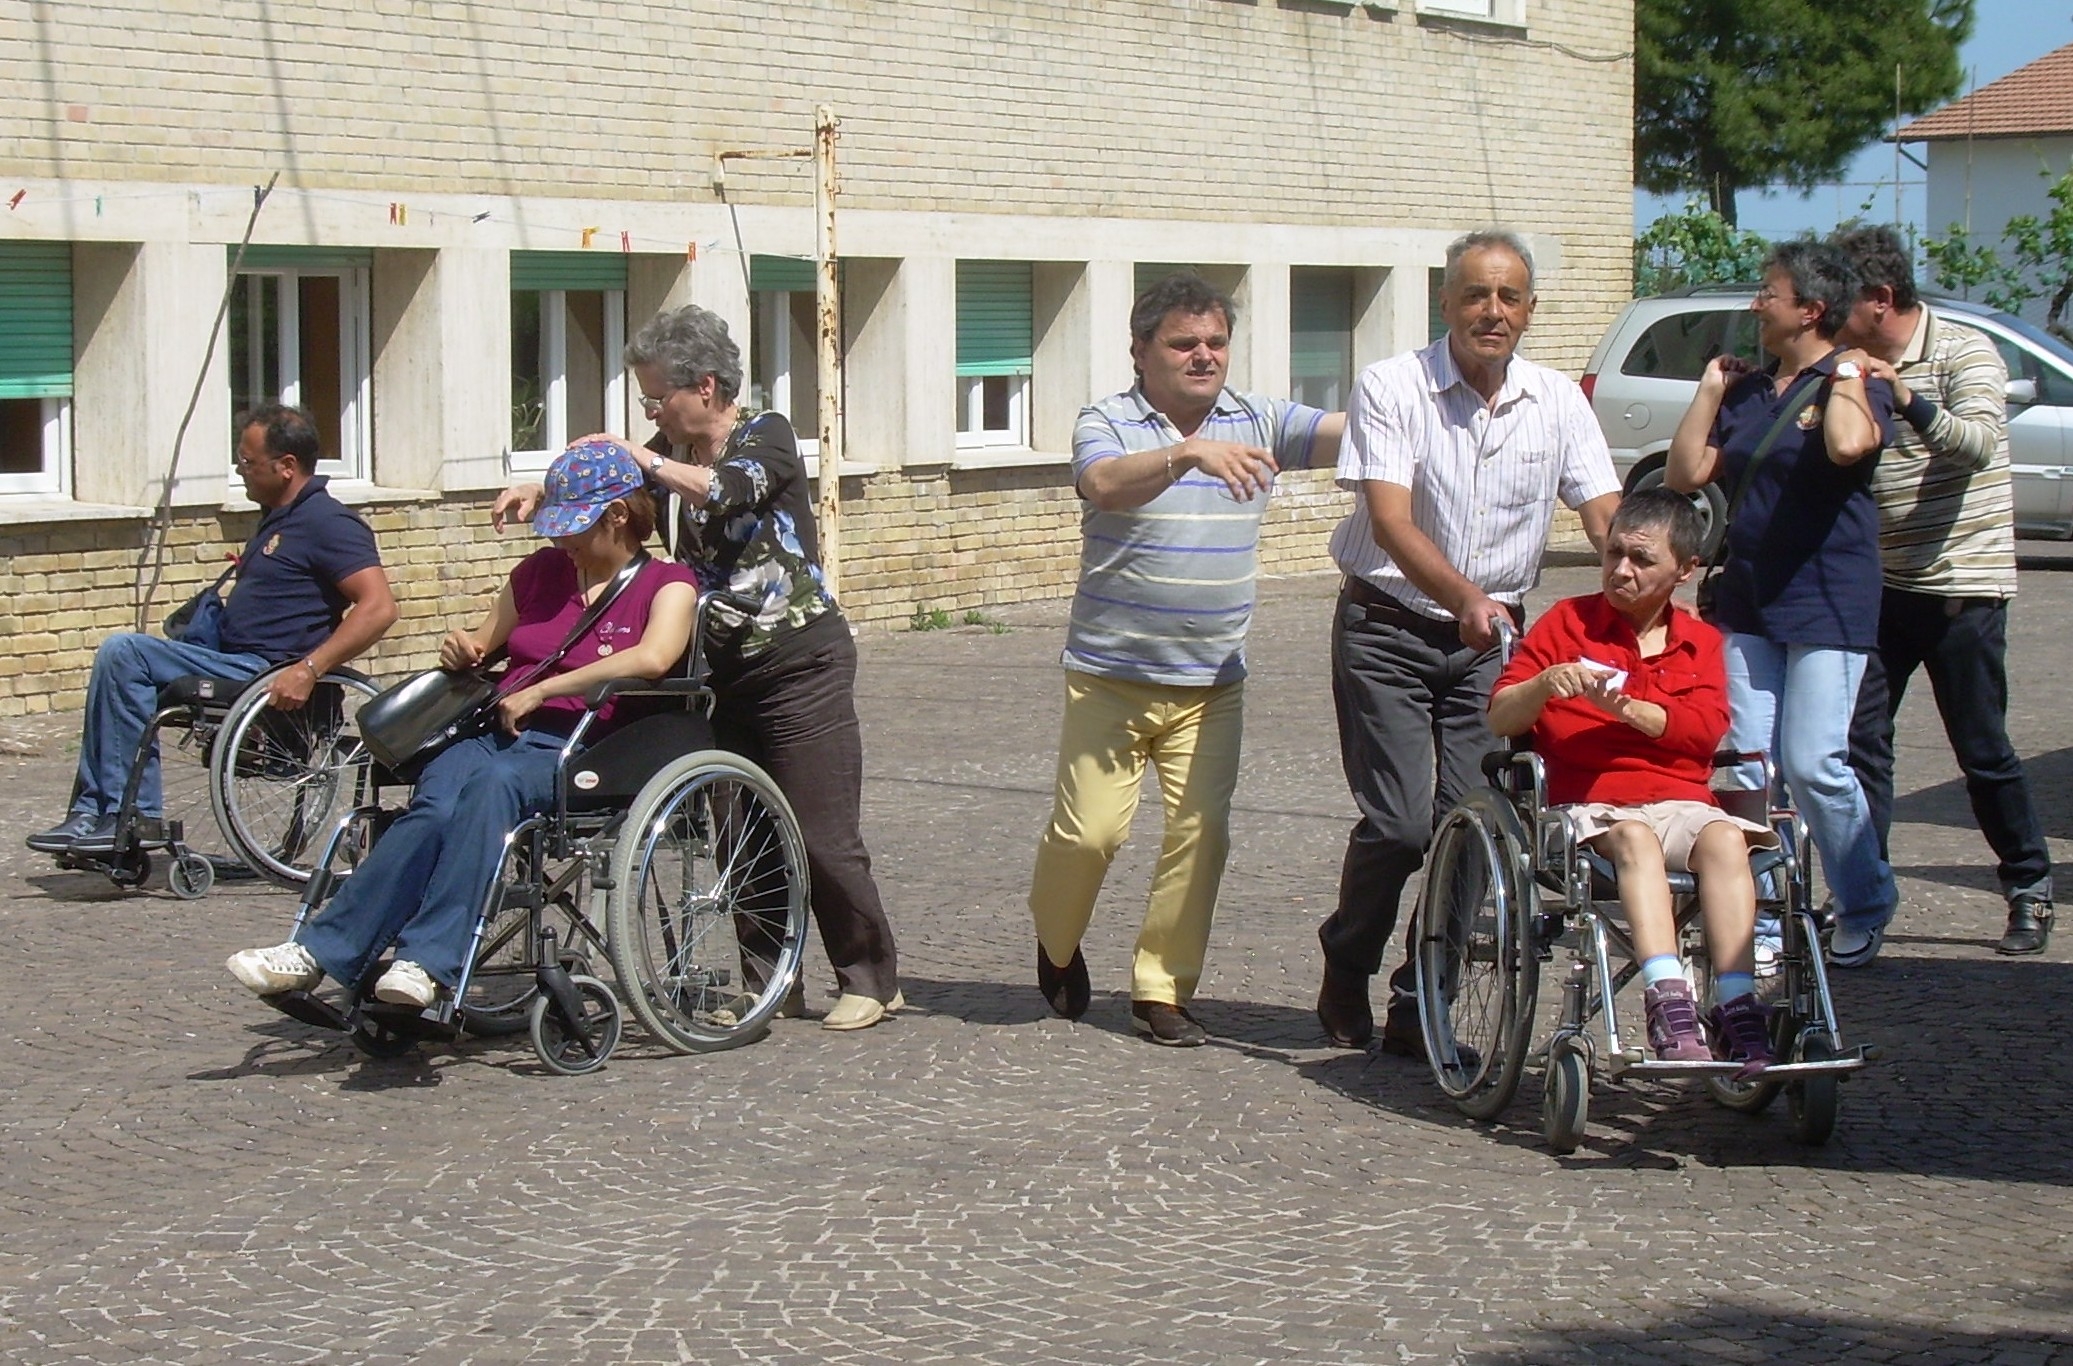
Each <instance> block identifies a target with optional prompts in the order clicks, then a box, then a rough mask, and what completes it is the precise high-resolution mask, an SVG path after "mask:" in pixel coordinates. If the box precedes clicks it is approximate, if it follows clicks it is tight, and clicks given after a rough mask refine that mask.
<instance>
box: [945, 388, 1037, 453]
mask: <svg viewBox="0 0 2073 1366" xmlns="http://www.w3.org/2000/svg"><path fill="white" fill-rule="evenodd" d="M990 379H1000V380H1006V381H1007V382H1008V425H1007V426H1005V427H997V428H995V427H988V426H986V425H985V424H986V381H987V380H990ZM1028 445H1029V376H1028V375H959V376H958V377H957V448H958V449H959V450H961V451H969V450H980V449H986V448H991V447H999V446H1010V447H1016V448H1026V447H1027V446H1028Z"/></svg>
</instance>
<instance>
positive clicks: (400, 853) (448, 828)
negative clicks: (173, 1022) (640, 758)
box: [299, 731, 565, 987]
mask: <svg viewBox="0 0 2073 1366" xmlns="http://www.w3.org/2000/svg"><path fill="white" fill-rule="evenodd" d="M564 743H565V742H564V741H563V740H562V738H561V737H560V736H557V735H542V734H538V733H536V732H533V731H522V732H520V733H519V734H518V735H516V736H511V735H505V734H502V733H498V734H496V735H480V736H477V737H475V738H474V739H472V740H463V741H461V742H460V743H459V744H457V745H455V746H454V747H453V748H451V749H449V750H447V751H446V753H444V754H442V755H440V756H439V757H438V758H437V759H434V760H433V761H432V764H431V766H430V767H429V768H427V769H426V770H425V773H424V776H423V777H422V778H420V779H419V780H418V786H417V791H416V792H415V793H413V794H412V795H411V798H410V807H409V809H408V810H406V811H405V812H404V813H403V815H402V816H401V817H399V818H398V819H397V821H396V823H395V824H394V825H392V826H390V827H389V829H388V831H387V833H385V834H384V835H383V836H382V837H381V841H380V842H379V843H377V844H376V845H375V846H374V849H373V851H372V852H370V853H369V854H368V856H367V859H366V861H365V862H363V863H362V864H361V865H360V866H359V868H358V869H357V870H355V871H354V873H353V875H352V876H351V877H349V878H347V879H346V882H345V886H344V887H342V888H340V889H339V893H338V895H337V896H335V897H333V898H332V899H331V904H330V905H329V906H326V907H325V908H324V910H323V911H322V912H321V913H319V914H318V915H317V916H316V917H315V918H314V919H312V920H311V921H310V922H309V923H308V924H306V925H304V926H303V927H302V933H301V934H300V936H299V939H300V942H301V944H302V946H303V947H304V948H306V949H308V950H309V951H310V955H311V956H312V957H314V958H315V959H316V960H317V962H318V964H319V965H321V966H322V967H323V969H324V973H325V975H326V976H328V977H330V978H331V979H332V980H333V981H336V982H340V983H343V984H344V985H346V986H348V987H356V986H358V985H359V984H360V981H361V979H362V978H364V977H366V975H367V970H368V968H370V967H371V966H373V964H374V961H375V959H377V958H379V957H380V956H381V952H382V950H383V949H385V948H387V947H388V946H389V945H390V944H394V945H395V946H396V957H397V958H398V959H399V960H401V961H404V962H410V963H415V964H417V965H418V966H419V967H421V968H423V969H424V970H425V971H426V972H427V973H429V974H430V975H431V976H433V977H435V978H437V979H438V980H439V981H441V982H444V983H445V984H446V985H447V986H449V987H451V986H453V985H454V984H455V983H457V982H458V981H459V980H460V976H461V961H462V959H464V958H465V957H466V956H467V953H468V945H469V942H470V940H471V939H472V938H473V936H474V933H475V920H476V916H477V914H478V913H479V912H480V911H481V909H482V898H483V894H484V893H486V892H487V891H488V890H489V883H490V879H491V878H492V877H494V876H495V875H496V871H497V863H498V860H499V859H501V858H502V857H503V853H504V836H505V835H506V834H508V833H510V831H511V829H512V828H513V827H514V826H516V825H517V824H518V823H519V821H520V820H522V819H524V818H525V817H527V816H534V815H538V814H539V813H540V812H542V811H545V810H546V809H547V808H548V807H550V806H552V805H553V804H554V775H555V770H556V767H557V764H558V761H559V758H560V754H561V747H562V745H563V744H564Z"/></svg>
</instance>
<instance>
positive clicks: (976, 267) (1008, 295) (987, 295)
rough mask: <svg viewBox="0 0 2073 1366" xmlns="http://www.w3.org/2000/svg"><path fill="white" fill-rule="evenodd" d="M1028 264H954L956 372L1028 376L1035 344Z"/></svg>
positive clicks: (986, 262)
mask: <svg viewBox="0 0 2073 1366" xmlns="http://www.w3.org/2000/svg"><path fill="white" fill-rule="evenodd" d="M1029 295H1030V270H1029V262H1027V261H959V262H958V263H957V373H958V374H960V375H1026V374H1028V373H1029V372H1030V369H1031V360H1030V357H1031V353H1032V352H1034V351H1035V349H1036V346H1035V342H1034V340H1033V338H1034V337H1035V335H1036V332H1035V324H1034V323H1033V322H1032V321H1031V312H1030V303H1029Z"/></svg>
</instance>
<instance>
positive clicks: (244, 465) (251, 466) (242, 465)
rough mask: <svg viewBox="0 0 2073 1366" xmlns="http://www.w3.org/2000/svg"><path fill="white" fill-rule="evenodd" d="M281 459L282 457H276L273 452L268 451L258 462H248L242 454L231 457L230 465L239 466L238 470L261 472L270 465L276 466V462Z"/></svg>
mask: <svg viewBox="0 0 2073 1366" xmlns="http://www.w3.org/2000/svg"><path fill="white" fill-rule="evenodd" d="M280 458H281V457H280V456H278V455H275V454H274V453H273V452H272V451H268V452H267V453H266V454H264V455H262V456H260V457H259V458H258V459H257V460H247V459H245V457H244V455H243V453H242V452H241V453H239V454H238V455H235V456H233V457H231V462H230V463H231V464H233V465H235V466H237V468H239V469H241V470H261V469H265V468H266V467H267V466H268V465H271V464H274V463H275V462H277V461H278V460H280Z"/></svg>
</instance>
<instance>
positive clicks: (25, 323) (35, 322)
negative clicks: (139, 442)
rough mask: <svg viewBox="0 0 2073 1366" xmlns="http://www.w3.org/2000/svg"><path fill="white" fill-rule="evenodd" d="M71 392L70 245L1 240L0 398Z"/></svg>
mask: <svg viewBox="0 0 2073 1366" xmlns="http://www.w3.org/2000/svg"><path fill="white" fill-rule="evenodd" d="M71 392H72V244H71V243H70V242H0V398H65V397H68V396H69V395H70V394H71Z"/></svg>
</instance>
